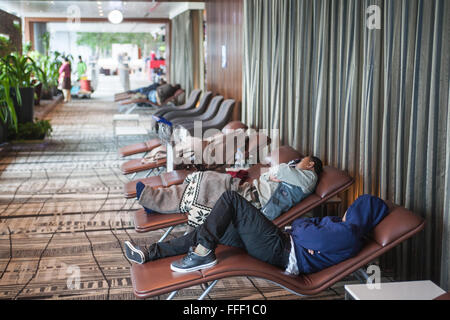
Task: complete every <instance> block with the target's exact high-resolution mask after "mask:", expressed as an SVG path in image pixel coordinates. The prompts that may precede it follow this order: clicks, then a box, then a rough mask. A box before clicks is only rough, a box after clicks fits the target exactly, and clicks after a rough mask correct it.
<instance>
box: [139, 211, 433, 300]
mask: <svg viewBox="0 0 450 320" xmlns="http://www.w3.org/2000/svg"><path fill="white" fill-rule="evenodd" d="M398 215H400V216H401V217H402V220H401V221H400V220H396V221H397V222H398V225H397V228H399V229H403V231H405V232H400V233H401V234H402V235H400V233H399V232H397V230H396V228H394V227H393V225H391V223H392V222H393V220H391V221H389V218H390V217H394V218H398ZM386 219H388V223H383V222H385V220H386ZM417 222H419V224H418V225H417ZM404 226H408V227H406V228H405V227H404ZM423 227H424V221H423V219H421V218H420V217H417V216H415V215H414V214H413V213H412V212H411V211H408V210H406V209H404V208H400V207H396V208H393V209H392V211H391V212H390V213H389V215H388V216H387V217H386V218H385V219H383V221H381V223H379V224H378V225H377V226H376V227H375V230H374V233H375V234H390V236H389V238H390V239H391V241H390V242H389V243H387V244H386V245H385V246H384V247H383V246H381V245H380V244H379V243H377V242H376V241H373V240H371V239H368V240H367V241H366V244H365V245H364V247H363V248H362V250H361V251H360V252H359V253H358V254H357V255H356V256H354V257H352V258H350V259H347V260H345V261H342V262H340V263H338V264H336V265H334V266H331V267H329V268H326V269H324V270H321V271H319V272H316V273H312V274H301V275H299V276H293V275H289V274H286V273H285V272H284V270H282V269H280V268H277V267H274V266H272V265H270V264H267V263H264V262H262V261H259V260H257V259H255V258H253V257H251V256H249V255H248V254H247V253H246V252H245V251H244V250H242V249H238V248H232V247H227V246H222V245H219V246H218V248H217V249H216V256H217V259H218V264H217V265H215V266H214V267H212V268H209V269H205V270H200V271H197V272H194V273H191V274H189V273H187V274H180V273H176V272H172V271H171V270H170V263H171V262H172V261H175V260H177V259H179V258H181V256H178V257H171V258H166V259H161V260H157V261H153V262H149V263H146V264H144V265H133V267H132V281H133V286H134V289H135V294H136V295H137V296H140V297H147V296H154V295H160V294H163V293H167V292H171V291H174V290H179V289H182V288H185V287H190V286H193V285H196V284H199V283H204V282H208V281H212V280H217V279H221V278H225V277H232V276H253V277H259V278H263V279H266V280H270V281H273V282H275V283H277V284H279V285H281V286H283V287H285V288H288V289H290V290H293V291H295V292H296V293H298V294H303V295H313V294H317V293H319V292H321V291H322V290H324V289H326V288H328V287H330V286H331V285H333V284H334V283H336V282H337V281H339V280H341V279H342V278H344V277H346V276H347V275H349V274H351V273H352V272H354V271H356V270H358V269H359V268H361V267H363V266H365V265H366V264H368V263H370V262H371V261H373V260H374V259H376V258H377V257H378V256H380V255H382V254H383V253H385V252H387V251H388V250H390V249H391V248H393V247H395V246H396V245H398V244H399V243H401V242H402V241H404V240H406V239H408V238H410V237H412V236H413V235H414V234H416V233H418V232H419V231H420V230H422V229H423ZM189 276H190V277H189Z"/></svg>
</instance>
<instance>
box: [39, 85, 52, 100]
mask: <svg viewBox="0 0 450 320" xmlns="http://www.w3.org/2000/svg"><path fill="white" fill-rule="evenodd" d="M41 99H42V100H52V99H53V92H52V91H51V88H49V89H44V90H42V94H41Z"/></svg>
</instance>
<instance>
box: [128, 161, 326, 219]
mask: <svg viewBox="0 0 450 320" xmlns="http://www.w3.org/2000/svg"><path fill="white" fill-rule="evenodd" d="M322 171H323V168H322V161H321V160H320V159H319V158H317V157H313V156H307V157H304V158H303V159H301V161H300V160H297V161H292V162H291V163H289V164H286V163H282V164H279V165H275V166H273V167H271V168H270V169H269V171H267V172H266V173H263V174H261V176H260V177H259V179H255V180H254V181H253V182H244V183H243V181H242V180H241V179H240V178H235V177H232V176H231V175H230V174H227V173H219V172H215V171H201V172H195V173H192V174H190V175H189V176H187V178H186V179H185V181H184V183H183V184H181V185H173V186H170V187H168V188H152V187H151V186H145V185H144V184H143V183H141V182H139V183H138V184H137V186H136V191H137V198H138V200H139V204H140V205H142V206H143V207H144V209H145V210H146V212H147V213H149V214H151V213H153V212H157V213H160V214H170V213H180V212H181V213H186V214H187V215H188V224H189V225H190V226H193V227H197V226H199V225H201V224H202V223H203V222H204V220H205V219H206V217H207V216H208V215H209V213H210V212H211V210H212V208H213V207H214V206H215V204H216V202H217V201H218V199H219V198H220V196H221V195H222V194H223V193H224V192H226V191H235V192H236V193H238V194H239V195H240V196H241V197H243V198H244V199H245V200H247V201H248V202H249V203H250V204H251V205H252V206H253V207H255V208H256V209H258V210H260V211H261V213H262V214H263V215H265V216H266V217H267V218H268V219H269V220H273V219H275V218H277V217H278V216H279V215H280V214H281V213H283V212H286V211H287V210H289V209H290V208H291V207H292V206H293V205H295V204H297V203H299V202H300V201H301V200H303V199H304V198H305V197H306V196H308V195H309V194H311V193H312V192H313V191H314V189H315V187H316V184H317V181H318V176H319V175H320V173H321V172H322Z"/></svg>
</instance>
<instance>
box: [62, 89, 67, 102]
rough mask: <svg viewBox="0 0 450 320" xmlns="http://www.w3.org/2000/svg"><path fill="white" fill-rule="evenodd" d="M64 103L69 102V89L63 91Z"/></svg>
mask: <svg viewBox="0 0 450 320" xmlns="http://www.w3.org/2000/svg"><path fill="white" fill-rule="evenodd" d="M62 92H63V96H64V102H67V89H63V90H62Z"/></svg>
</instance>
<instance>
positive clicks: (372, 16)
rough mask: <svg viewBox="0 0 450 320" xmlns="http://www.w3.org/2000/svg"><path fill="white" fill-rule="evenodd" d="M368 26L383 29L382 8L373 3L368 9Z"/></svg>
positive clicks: (368, 27) (371, 28)
mask: <svg viewBox="0 0 450 320" xmlns="http://www.w3.org/2000/svg"><path fill="white" fill-rule="evenodd" d="M366 27H367V29H370V30H380V29H381V8H380V7H379V6H377V5H371V6H369V7H367V9H366Z"/></svg>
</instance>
